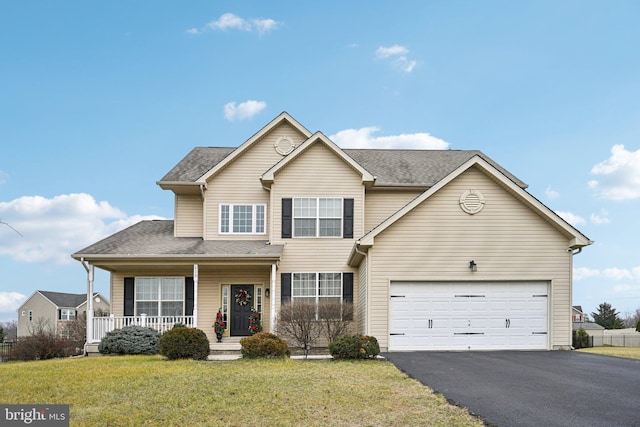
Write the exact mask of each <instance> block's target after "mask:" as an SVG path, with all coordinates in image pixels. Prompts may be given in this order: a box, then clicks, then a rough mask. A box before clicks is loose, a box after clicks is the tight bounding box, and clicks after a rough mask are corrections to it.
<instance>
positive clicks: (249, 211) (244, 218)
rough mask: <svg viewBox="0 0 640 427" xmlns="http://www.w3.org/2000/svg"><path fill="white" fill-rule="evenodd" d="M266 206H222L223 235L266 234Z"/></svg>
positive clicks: (221, 223) (221, 226)
mask: <svg viewBox="0 0 640 427" xmlns="http://www.w3.org/2000/svg"><path fill="white" fill-rule="evenodd" d="M265 224H266V205H232V204H222V205H220V233H221V234H264V233H265Z"/></svg>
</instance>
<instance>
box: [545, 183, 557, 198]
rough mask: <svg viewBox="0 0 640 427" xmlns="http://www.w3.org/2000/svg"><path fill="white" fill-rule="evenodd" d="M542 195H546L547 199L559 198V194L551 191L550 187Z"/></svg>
mask: <svg viewBox="0 0 640 427" xmlns="http://www.w3.org/2000/svg"><path fill="white" fill-rule="evenodd" d="M544 193H545V194H546V195H547V198H548V199H557V198H558V197H560V193H558V192H557V191H555V190H552V189H551V186H549V187H547V189H546V190H545V192H544Z"/></svg>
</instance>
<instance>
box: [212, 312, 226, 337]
mask: <svg viewBox="0 0 640 427" xmlns="http://www.w3.org/2000/svg"><path fill="white" fill-rule="evenodd" d="M213 329H214V330H215V331H216V338H218V342H222V334H224V330H225V329H227V322H225V321H224V319H223V317H222V310H221V309H218V314H216V322H215V323H214V324H213Z"/></svg>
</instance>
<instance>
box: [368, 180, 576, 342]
mask: <svg viewBox="0 0 640 427" xmlns="http://www.w3.org/2000/svg"><path fill="white" fill-rule="evenodd" d="M469 189H475V190H479V191H481V192H482V194H483V195H484V198H485V201H486V203H485V206H484V209H483V210H482V211H481V212H479V213H477V214H475V215H468V214H466V213H464V212H463V211H462V210H461V209H460V207H459V198H460V195H461V194H462V192H463V191H465V190H469ZM568 243H569V239H568V238H567V237H566V236H564V235H562V234H561V233H560V232H558V231H557V230H556V229H555V228H554V227H552V226H551V225H550V224H549V223H548V222H546V221H545V220H543V219H542V218H541V217H540V216H538V215H536V214H535V213H533V212H532V211H531V210H530V209H529V208H527V207H526V206H525V205H523V204H522V203H521V202H520V201H519V200H517V199H516V198H514V197H513V196H512V195H511V194H510V193H508V192H507V191H505V190H504V189H503V188H502V187H500V186H499V185H497V184H496V183H495V182H494V181H492V180H490V179H489V178H488V177H487V176H486V175H484V174H483V173H482V172H480V171H479V170H477V169H476V168H472V169H470V170H469V171H467V172H465V173H463V174H462V175H461V176H459V177H458V178H456V179H454V180H453V181H452V182H451V183H449V184H448V185H447V186H445V187H444V188H443V189H441V190H440V191H439V192H438V193H436V194H434V195H433V196H432V197H430V198H429V199H427V200H426V201H424V202H423V203H422V204H421V205H419V206H417V207H416V208H415V209H413V210H412V211H411V212H409V213H408V214H407V215H405V216H404V217H403V218H401V219H400V220H398V221H397V222H396V223H395V224H393V225H391V226H390V227H389V228H388V229H387V230H385V231H384V232H382V233H381V234H380V235H378V236H377V237H376V239H375V245H374V247H372V248H371V250H370V251H369V254H368V258H369V263H370V264H369V273H370V276H369V286H370V287H371V289H370V295H371V307H370V313H371V320H370V326H371V333H372V335H374V336H376V337H377V338H378V340H380V345H381V347H385V348H386V347H387V346H388V318H389V313H388V302H389V283H390V281H392V280H403V281H405V280H420V281H424V280H428V281H439V280H441V281H471V282H473V281H517V280H536V281H537V280H544V281H548V282H550V283H551V286H550V294H549V304H550V306H549V322H550V325H549V334H550V342H549V345H550V347H551V348H554V347H556V348H558V347H563V346H567V345H570V340H569V337H570V333H571V324H570V318H569V313H568V312H567V307H570V306H571V293H570V292H571V289H570V268H571V254H570V253H568V252H567V248H568ZM471 260H475V262H476V263H477V265H478V271H477V272H475V273H472V272H471V271H470V270H469V261H471Z"/></svg>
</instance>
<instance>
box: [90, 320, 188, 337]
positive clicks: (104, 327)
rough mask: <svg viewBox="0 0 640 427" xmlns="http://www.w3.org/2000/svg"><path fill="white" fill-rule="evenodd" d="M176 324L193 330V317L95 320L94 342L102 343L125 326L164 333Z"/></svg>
mask: <svg viewBox="0 0 640 427" xmlns="http://www.w3.org/2000/svg"><path fill="white" fill-rule="evenodd" d="M176 323H181V324H183V325H184V326H186V327H188V328H193V316H147V315H146V314H141V315H140V316H114V315H113V314H112V315H111V316H109V317H94V318H93V341H94V342H100V341H101V340H102V338H103V337H104V336H105V335H106V334H107V332H111V331H113V330H114V329H121V328H124V327H125V326H134V325H135V326H143V327H147V328H153V329H155V330H156V331H158V332H160V333H164V332H166V331H168V330H169V329H171V328H173V327H174V325H175V324H176Z"/></svg>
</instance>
